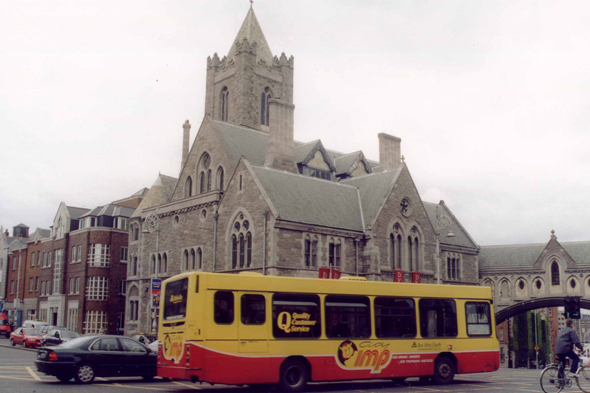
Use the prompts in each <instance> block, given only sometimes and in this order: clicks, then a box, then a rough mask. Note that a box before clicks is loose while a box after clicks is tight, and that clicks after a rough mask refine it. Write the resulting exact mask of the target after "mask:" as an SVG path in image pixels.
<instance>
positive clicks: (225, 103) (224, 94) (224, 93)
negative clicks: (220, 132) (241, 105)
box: [221, 86, 229, 121]
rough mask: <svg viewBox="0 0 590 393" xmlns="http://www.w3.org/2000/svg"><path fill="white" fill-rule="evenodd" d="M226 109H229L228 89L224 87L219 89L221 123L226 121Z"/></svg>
mask: <svg viewBox="0 0 590 393" xmlns="http://www.w3.org/2000/svg"><path fill="white" fill-rule="evenodd" d="M228 108H229V89H228V88H227V86H224V87H223V89H221V121H227V120H228V113H229V111H228Z"/></svg>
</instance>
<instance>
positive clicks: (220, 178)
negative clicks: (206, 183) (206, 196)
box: [217, 167, 223, 191]
mask: <svg viewBox="0 0 590 393" xmlns="http://www.w3.org/2000/svg"><path fill="white" fill-rule="evenodd" d="M217 189H218V190H220V191H223V168H222V167H219V168H217Z"/></svg>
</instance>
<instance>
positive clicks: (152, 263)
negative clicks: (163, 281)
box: [150, 255, 156, 274]
mask: <svg viewBox="0 0 590 393" xmlns="http://www.w3.org/2000/svg"><path fill="white" fill-rule="evenodd" d="M150 274H156V256H155V255H152V256H151V257H150Z"/></svg>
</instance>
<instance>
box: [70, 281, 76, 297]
mask: <svg viewBox="0 0 590 393" xmlns="http://www.w3.org/2000/svg"><path fill="white" fill-rule="evenodd" d="M74 293H76V279H75V278H74V277H72V278H70V295H73V294H74Z"/></svg>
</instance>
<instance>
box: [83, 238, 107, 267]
mask: <svg viewBox="0 0 590 393" xmlns="http://www.w3.org/2000/svg"><path fill="white" fill-rule="evenodd" d="M110 263H111V246H110V244H99V243H96V244H91V245H90V253H89V254H88V264H89V265H90V266H91V267H109V265H110Z"/></svg>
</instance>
